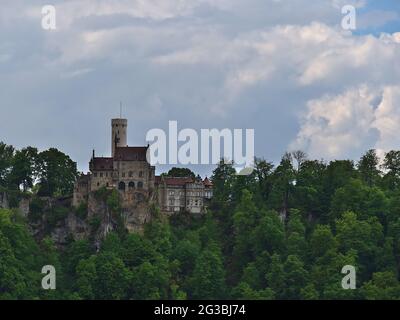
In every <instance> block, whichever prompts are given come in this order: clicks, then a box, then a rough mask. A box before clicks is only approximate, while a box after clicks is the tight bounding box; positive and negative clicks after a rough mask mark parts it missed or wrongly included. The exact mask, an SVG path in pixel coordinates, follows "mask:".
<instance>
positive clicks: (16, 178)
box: [9, 147, 38, 191]
mask: <svg viewBox="0 0 400 320" xmlns="http://www.w3.org/2000/svg"><path fill="white" fill-rule="evenodd" d="M37 155H38V150H37V149H36V148H32V147H27V148H24V149H22V150H17V151H16V152H15V155H14V158H13V159H12V169H11V172H10V176H9V184H10V185H11V186H13V188H15V189H18V190H19V188H20V186H21V185H22V188H23V190H24V191H27V190H28V189H29V188H32V187H33V183H34V180H35V174H36V161H37Z"/></svg>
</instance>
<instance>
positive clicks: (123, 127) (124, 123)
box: [111, 118, 128, 157]
mask: <svg viewBox="0 0 400 320" xmlns="http://www.w3.org/2000/svg"><path fill="white" fill-rule="evenodd" d="M127 129H128V120H127V119H121V118H118V119H112V120H111V150H112V154H111V155H112V157H114V154H115V148H116V147H126V146H127V143H126V134H127Z"/></svg>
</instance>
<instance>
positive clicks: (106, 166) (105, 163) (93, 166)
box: [89, 157, 113, 170]
mask: <svg viewBox="0 0 400 320" xmlns="http://www.w3.org/2000/svg"><path fill="white" fill-rule="evenodd" d="M89 167H90V170H113V158H104V157H101V158H96V157H95V158H92V160H90V163H89Z"/></svg>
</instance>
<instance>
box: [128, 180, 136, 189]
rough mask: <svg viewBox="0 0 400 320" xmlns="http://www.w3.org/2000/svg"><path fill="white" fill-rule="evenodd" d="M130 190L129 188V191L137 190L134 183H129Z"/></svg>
mask: <svg viewBox="0 0 400 320" xmlns="http://www.w3.org/2000/svg"><path fill="white" fill-rule="evenodd" d="M128 188H129V189H133V188H135V183H134V182H133V181H131V182H129V184H128Z"/></svg>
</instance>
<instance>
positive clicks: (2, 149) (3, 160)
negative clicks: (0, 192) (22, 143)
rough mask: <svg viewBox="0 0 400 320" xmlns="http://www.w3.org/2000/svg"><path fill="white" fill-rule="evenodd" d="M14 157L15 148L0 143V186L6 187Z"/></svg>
mask: <svg viewBox="0 0 400 320" xmlns="http://www.w3.org/2000/svg"><path fill="white" fill-rule="evenodd" d="M13 157H14V147H13V146H9V145H6V144H5V143H3V142H0V186H6V181H7V178H8V175H9V173H10V171H11V167H12V160H13Z"/></svg>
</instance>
